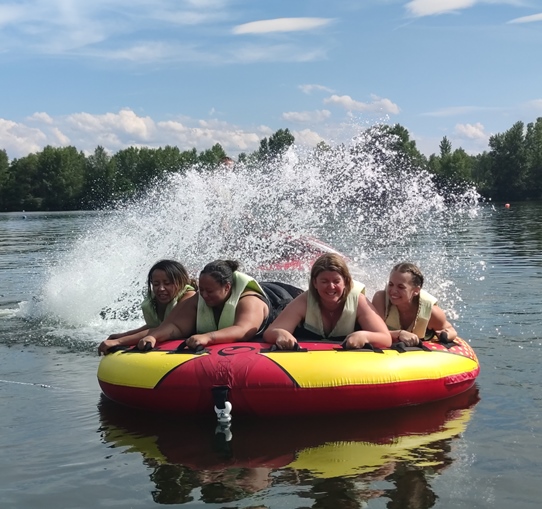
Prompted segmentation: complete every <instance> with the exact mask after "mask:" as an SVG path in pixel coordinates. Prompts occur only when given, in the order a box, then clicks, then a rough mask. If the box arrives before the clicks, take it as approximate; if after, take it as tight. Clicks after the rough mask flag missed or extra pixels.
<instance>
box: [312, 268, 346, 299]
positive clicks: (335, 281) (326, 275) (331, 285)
mask: <svg viewBox="0 0 542 509" xmlns="http://www.w3.org/2000/svg"><path fill="white" fill-rule="evenodd" d="M314 288H315V289H316V291H317V292H318V295H319V296H320V301H321V302H322V303H323V304H324V303H327V304H336V303H337V302H339V301H340V300H341V297H342V296H343V293H344V288H345V284H344V278H343V277H342V276H341V275H340V274H339V273H338V272H335V271H334V270H325V271H323V272H320V274H318V275H317V276H316V277H315V278H314Z"/></svg>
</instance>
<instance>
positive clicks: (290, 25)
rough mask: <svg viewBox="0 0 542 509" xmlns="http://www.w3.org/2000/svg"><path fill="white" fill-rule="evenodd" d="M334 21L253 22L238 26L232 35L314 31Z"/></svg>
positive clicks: (305, 19) (324, 19) (304, 19)
mask: <svg viewBox="0 0 542 509" xmlns="http://www.w3.org/2000/svg"><path fill="white" fill-rule="evenodd" d="M332 21H333V20H332V19H330V18H277V19H266V20H261V21H252V22H250V23H244V24H242V25H237V26H236V27H234V28H233V30H232V33H234V34H236V35H241V34H269V33H273V32H299V31H304V30H314V29H315V28H320V27H323V26H325V25H328V24H329V23H331V22H332Z"/></svg>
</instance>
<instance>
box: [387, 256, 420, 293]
mask: <svg viewBox="0 0 542 509" xmlns="http://www.w3.org/2000/svg"><path fill="white" fill-rule="evenodd" d="M391 271H392V272H395V271H398V272H401V273H403V272H409V273H410V274H411V275H412V284H413V285H414V286H416V287H418V288H421V287H422V286H423V274H422V271H421V270H420V269H419V268H418V266H417V265H414V264H413V263H410V262H403V263H398V264H397V265H395V267H393V269H391Z"/></svg>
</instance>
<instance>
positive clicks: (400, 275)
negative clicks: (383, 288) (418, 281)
mask: <svg viewBox="0 0 542 509" xmlns="http://www.w3.org/2000/svg"><path fill="white" fill-rule="evenodd" d="M419 293H420V288H419V287H417V286H414V285H413V284H412V274H411V273H410V272H399V271H397V270H396V271H394V272H392V273H391V274H390V279H389V281H388V295H389V297H390V301H391V303H392V304H395V305H397V304H407V303H408V304H410V303H411V302H412V300H413V299H414V298H415V297H416V296H417V295H418V294H419Z"/></svg>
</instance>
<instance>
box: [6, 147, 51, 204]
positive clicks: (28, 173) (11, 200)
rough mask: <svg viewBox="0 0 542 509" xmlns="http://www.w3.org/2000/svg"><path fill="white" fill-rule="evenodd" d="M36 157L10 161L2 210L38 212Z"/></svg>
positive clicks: (33, 155)
mask: <svg viewBox="0 0 542 509" xmlns="http://www.w3.org/2000/svg"><path fill="white" fill-rule="evenodd" d="M38 184H39V180H38V156H37V154H30V155H28V156H26V157H21V158H20V159H14V160H13V161H11V164H10V166H9V171H8V177H7V181H6V184H5V187H4V198H5V199H4V200H3V201H2V204H3V210H6V211H13V210H40V208H41V202H42V199H41V197H40V196H39V193H38V189H37V187H38Z"/></svg>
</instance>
